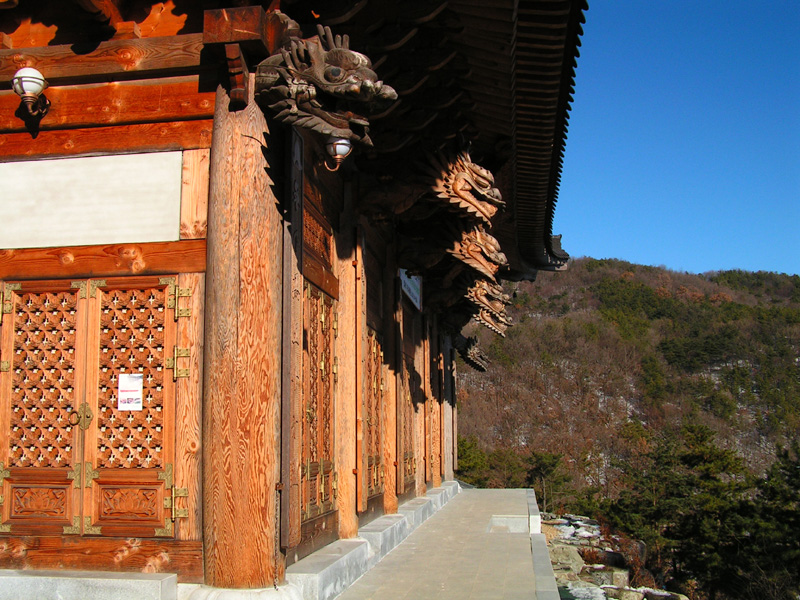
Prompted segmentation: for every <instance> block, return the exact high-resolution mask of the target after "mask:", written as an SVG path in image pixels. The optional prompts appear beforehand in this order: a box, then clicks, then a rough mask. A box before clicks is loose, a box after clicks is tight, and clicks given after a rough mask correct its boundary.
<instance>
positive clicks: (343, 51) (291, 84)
mask: <svg viewBox="0 0 800 600" xmlns="http://www.w3.org/2000/svg"><path fill="white" fill-rule="evenodd" d="M317 30H318V35H316V36H314V37H312V38H308V39H300V38H299V37H296V36H293V37H291V38H290V39H289V42H288V44H286V45H285V46H284V47H282V48H281V49H280V51H279V52H278V53H276V54H273V55H272V56H270V57H269V58H267V59H266V60H264V61H262V62H261V63H260V64H259V65H258V67H257V69H256V84H255V85H256V94H259V95H260V98H259V102H260V103H261V104H263V105H267V106H269V108H270V109H272V110H273V111H275V112H276V113H277V114H276V118H277V119H278V120H280V121H283V122H285V123H289V124H291V125H297V126H298V127H304V128H307V129H311V130H313V131H316V132H318V133H320V134H323V135H329V136H335V137H342V138H347V139H349V140H351V141H353V142H357V143H360V144H364V145H367V146H371V145H372V140H371V139H370V137H369V120H368V119H367V115H368V114H371V113H373V112H377V111H380V110H385V108H386V107H387V106H388V105H389V104H390V103H391V102H393V101H394V100H396V99H397V93H396V92H395V91H394V89H392V88H391V87H390V86H388V85H385V84H384V83H383V82H382V81H380V80H378V76H377V75H376V74H375V72H374V71H373V70H372V63H371V61H370V60H369V58H367V57H366V56H364V55H363V54H361V53H359V52H355V51H353V50H350V47H349V46H350V41H349V38H348V36H346V35H345V36H343V37H342V36H338V35H337V36H334V35H333V33H332V32H331V29H330V27H325V28H323V27H322V26H318V27H317Z"/></svg>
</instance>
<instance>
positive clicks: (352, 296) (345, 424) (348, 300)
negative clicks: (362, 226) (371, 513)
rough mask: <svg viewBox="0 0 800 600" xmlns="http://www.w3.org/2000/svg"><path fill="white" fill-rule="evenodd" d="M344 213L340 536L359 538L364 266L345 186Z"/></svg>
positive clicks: (339, 247) (340, 247) (340, 244)
mask: <svg viewBox="0 0 800 600" xmlns="http://www.w3.org/2000/svg"><path fill="white" fill-rule="evenodd" d="M344 205H345V209H344V213H343V215H342V219H341V221H340V230H339V232H338V234H337V236H336V254H337V264H336V267H337V276H338V278H339V335H338V338H337V340H336V355H337V356H338V357H339V373H338V376H337V383H336V395H335V407H336V408H335V412H336V418H335V421H336V460H335V463H336V464H335V469H336V472H337V473H338V477H339V485H338V497H337V506H338V508H339V537H340V538H342V539H346V538H352V537H355V536H356V535H358V514H357V512H356V501H357V483H356V478H357V472H356V468H357V463H356V434H357V427H356V403H357V399H358V393H357V386H358V385H359V384H360V382H359V381H358V374H359V373H360V372H361V368H360V361H361V360H362V357H361V353H360V348H361V343H360V340H361V335H362V334H363V332H362V331H360V322H361V318H360V314H361V309H360V303H359V298H360V294H359V293H358V286H359V285H360V284H361V281H359V276H358V274H359V272H360V270H361V265H359V263H358V261H357V260H356V247H355V221H354V219H353V216H352V188H351V184H349V183H348V184H346V185H345V198H344Z"/></svg>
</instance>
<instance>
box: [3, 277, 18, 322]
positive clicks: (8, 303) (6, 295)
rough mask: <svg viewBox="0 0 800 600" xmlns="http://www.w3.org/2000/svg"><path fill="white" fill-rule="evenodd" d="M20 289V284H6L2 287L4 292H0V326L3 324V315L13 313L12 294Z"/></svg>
mask: <svg viewBox="0 0 800 600" xmlns="http://www.w3.org/2000/svg"><path fill="white" fill-rule="evenodd" d="M21 287H22V284H21V283H7V284H5V286H4V289H5V291H0V305H2V310H0V325H2V323H3V315H10V314H11V313H12V312H14V294H13V292H14V291H16V290H18V289H20V288H21Z"/></svg>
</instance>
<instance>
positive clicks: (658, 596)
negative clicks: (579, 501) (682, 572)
mask: <svg viewBox="0 0 800 600" xmlns="http://www.w3.org/2000/svg"><path fill="white" fill-rule="evenodd" d="M542 532H543V533H545V534H546V535H547V538H548V548H549V550H550V560H551V562H552V563H553V573H554V574H555V577H556V583H557V584H558V587H559V593H560V595H561V598H573V599H576V600H606V599H609V598H611V599H613V600H688V598H687V597H686V596H684V595H682V594H676V593H674V592H668V591H666V590H659V589H654V588H650V587H631V586H630V572H629V570H628V569H627V568H625V566H626V564H625V558H624V553H623V552H622V551H621V550H622V549H621V548H620V547H619V544H618V542H619V539H618V538H616V537H614V536H611V537H608V538H607V537H604V536H603V535H602V533H601V530H600V524H599V523H598V522H597V521H594V520H592V519H589V518H588V517H582V516H578V515H562V516H555V515H548V514H546V513H545V514H543V515H542ZM634 550H635V551H634V552H633V554H634V555H635V556H636V558H637V559H639V560H641V561H642V562H643V561H644V558H645V554H646V548H645V547H644V544H641V543H637V544H636V548H635V549H634Z"/></svg>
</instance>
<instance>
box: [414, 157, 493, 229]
mask: <svg viewBox="0 0 800 600" xmlns="http://www.w3.org/2000/svg"><path fill="white" fill-rule="evenodd" d="M430 172H431V174H432V175H433V176H434V178H435V182H434V184H433V186H432V190H433V191H434V192H435V193H436V196H437V198H441V199H443V200H446V201H447V202H448V204H449V207H450V209H451V210H454V211H458V212H466V213H467V214H469V215H470V216H474V217H477V218H478V219H480V220H482V221H484V222H485V223H487V224H491V220H492V217H493V216H494V215H495V213H497V211H498V209H499V208H500V207H502V206H505V202H503V198H502V195H501V194H500V190H498V189H497V188H496V187H494V175H492V172H491V171H489V170H488V169H484V168H483V167H481V166H480V165H478V164H476V163H474V162H472V159H471V158H470V156H469V152H461V153H460V154H458V155H457V156H455V157H450V158H445V157H443V156H442V155H439V156H438V157H436V158H434V159H433V165H432V168H431V171H430Z"/></svg>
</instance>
